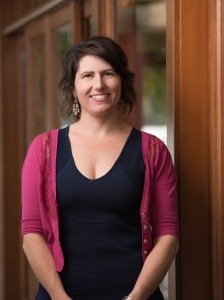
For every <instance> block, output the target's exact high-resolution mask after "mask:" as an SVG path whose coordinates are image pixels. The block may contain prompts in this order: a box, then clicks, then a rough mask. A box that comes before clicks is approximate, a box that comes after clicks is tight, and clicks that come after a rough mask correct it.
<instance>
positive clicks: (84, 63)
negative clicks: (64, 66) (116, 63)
mask: <svg viewBox="0 0 224 300" xmlns="http://www.w3.org/2000/svg"><path fill="white" fill-rule="evenodd" d="M100 69H113V67H112V66H111V65H110V64H109V63H108V62H107V61H106V60H104V59H102V58H101V57H99V56H96V55H86V56H83V57H82V58H81V59H80V61H79V64H78V69H77V71H78V72H83V71H94V70H100Z"/></svg>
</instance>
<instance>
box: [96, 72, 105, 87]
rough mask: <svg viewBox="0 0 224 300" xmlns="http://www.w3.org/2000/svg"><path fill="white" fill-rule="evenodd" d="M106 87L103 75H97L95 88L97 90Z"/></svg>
mask: <svg viewBox="0 0 224 300" xmlns="http://www.w3.org/2000/svg"><path fill="white" fill-rule="evenodd" d="M104 87H105V82H104V79H103V76H101V75H97V76H95V78H94V88H95V89H96V90H101V89H103V88H104Z"/></svg>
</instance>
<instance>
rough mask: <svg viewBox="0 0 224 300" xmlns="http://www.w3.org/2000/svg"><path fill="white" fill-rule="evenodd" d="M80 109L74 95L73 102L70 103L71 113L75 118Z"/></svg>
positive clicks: (77, 116)
mask: <svg viewBox="0 0 224 300" xmlns="http://www.w3.org/2000/svg"><path fill="white" fill-rule="evenodd" d="M80 111H81V110H80V104H79V102H78V98H77V97H75V98H74V103H73V105H72V112H73V114H74V116H75V118H76V119H78V118H79V114H80Z"/></svg>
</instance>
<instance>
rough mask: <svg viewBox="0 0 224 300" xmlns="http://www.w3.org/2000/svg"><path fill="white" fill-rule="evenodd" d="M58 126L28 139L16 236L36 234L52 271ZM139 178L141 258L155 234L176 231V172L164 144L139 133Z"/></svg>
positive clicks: (59, 256)
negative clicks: (141, 175)
mask: <svg viewBox="0 0 224 300" xmlns="http://www.w3.org/2000/svg"><path fill="white" fill-rule="evenodd" d="M57 142H58V129H54V130H51V131H49V132H46V133H42V134H40V135H38V136H37V137H36V138H35V139H34V140H33V142H32V143H31V145H30V147H29V150H28V153H27V155H26V158H25V161H24V164H23V169H22V235H25V234H27V233H38V234H41V235H42V236H43V237H44V238H45V240H46V242H47V245H48V247H49V249H50V251H51V253H52V255H53V257H54V260H55V264H56V269H57V271H58V272H59V271H61V270H62V268H63V265H64V257H63V253H62V249H61V245H60V239H59V220H58V205H57V199H56V155H57ZM142 149H143V156H144V161H145V166H146V170H145V182H144V191H143V197H142V204H141V209H140V215H141V222H142V256H143V260H145V259H146V257H147V255H148V254H149V252H150V251H151V250H152V248H153V245H154V240H155V238H157V237H159V236H162V235H174V236H178V234H179V226H178V213H177V196H176V175H175V170H174V167H173V163H172V159H171V156H170V153H169V151H168V149H167V147H166V146H165V145H164V143H163V142H162V141H161V140H159V139H158V138H156V137H155V136H153V135H150V134H148V133H145V132H142Z"/></svg>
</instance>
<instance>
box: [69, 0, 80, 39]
mask: <svg viewBox="0 0 224 300" xmlns="http://www.w3.org/2000/svg"><path fill="white" fill-rule="evenodd" d="M82 5H83V4H82V0H76V1H72V3H71V9H72V17H71V22H72V29H73V31H72V42H73V43H74V42H77V41H79V40H81V38H82V35H83V32H82V30H83V28H82V17H83V16H82V9H83V7H82Z"/></svg>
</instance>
